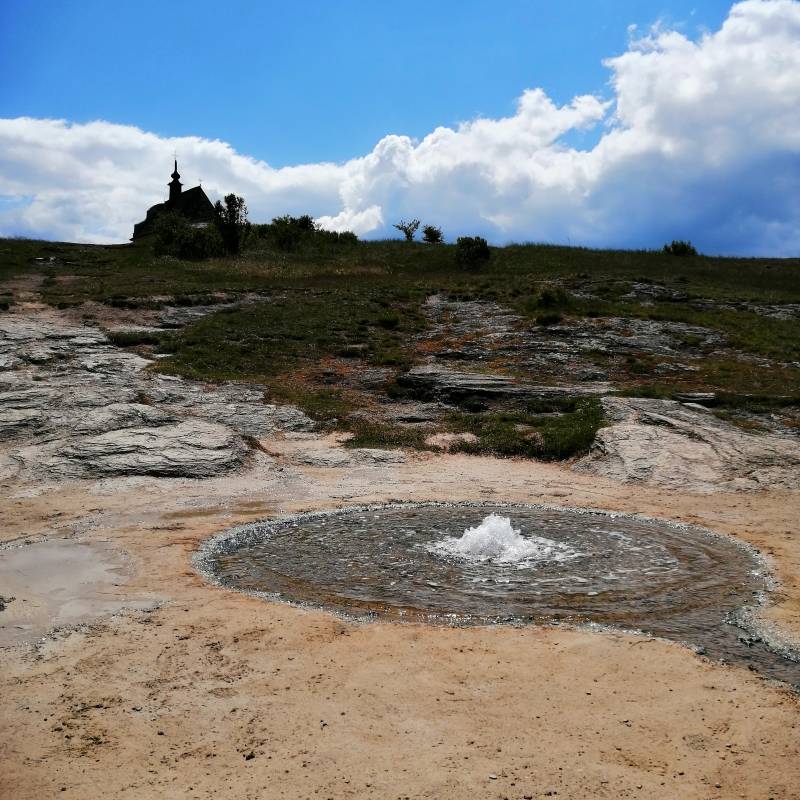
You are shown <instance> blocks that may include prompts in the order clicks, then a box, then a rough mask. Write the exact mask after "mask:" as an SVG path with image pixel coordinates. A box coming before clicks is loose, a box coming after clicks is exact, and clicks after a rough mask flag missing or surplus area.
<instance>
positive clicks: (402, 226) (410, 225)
mask: <svg viewBox="0 0 800 800" xmlns="http://www.w3.org/2000/svg"><path fill="white" fill-rule="evenodd" d="M394 227H395V228H397V230H399V231H400V232H401V233H402V234H403V235H404V236H405V237H406V241H407V242H413V241H414V234H415V233H416V232H417V228H419V220H418V219H412V220H411V222H406V221H405V220H403V219H401V220H400V222H398V223H397V224H396V225H395V226H394Z"/></svg>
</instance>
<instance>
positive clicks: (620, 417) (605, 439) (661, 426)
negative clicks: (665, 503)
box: [573, 397, 800, 493]
mask: <svg viewBox="0 0 800 800" xmlns="http://www.w3.org/2000/svg"><path fill="white" fill-rule="evenodd" d="M602 403H603V409H604V411H605V416H606V419H607V420H609V421H610V423H611V424H610V425H609V426H608V427H605V428H601V429H600V431H598V434H597V438H596V439H595V443H594V446H593V447H592V450H591V452H590V453H589V455H587V456H586V457H584V458H582V459H581V460H580V461H578V462H577V463H576V464H575V465H574V467H573V468H574V469H575V470H577V471H580V472H588V473H592V474H595V475H603V476H605V477H607V478H613V479H615V480H619V481H626V482H647V483H650V484H655V485H657V486H663V487H666V488H671V489H680V490H682V491H692V492H703V493H708V492H715V491H731V490H750V491H752V490H758V489H768V488H769V489H779V488H780V489H798V488H800V442H798V441H797V440H796V439H789V438H783V437H780V436H773V435H770V434H752V433H748V432H745V431H742V430H740V429H739V428H736V427H735V426H733V425H730V424H728V423H727V422H724V421H722V420H719V419H717V418H716V417H715V416H714V415H713V414H712V413H711V412H709V411H708V410H706V409H702V408H700V407H697V406H694V407H692V406H690V405H685V404H682V403H678V402H675V401H673V400H650V399H644V398H623V397H605V398H603V400H602Z"/></svg>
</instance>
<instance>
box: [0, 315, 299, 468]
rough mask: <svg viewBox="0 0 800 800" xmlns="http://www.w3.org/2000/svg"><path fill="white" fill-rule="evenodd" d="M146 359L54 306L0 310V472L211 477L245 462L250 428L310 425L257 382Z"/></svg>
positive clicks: (265, 430)
mask: <svg viewBox="0 0 800 800" xmlns="http://www.w3.org/2000/svg"><path fill="white" fill-rule="evenodd" d="M151 363H152V362H151V361H149V360H148V359H146V358H143V357H141V356H140V355H137V354H136V353H130V352H126V351H124V350H120V349H119V348H117V347H115V346H113V345H112V344H111V343H110V342H109V341H108V339H107V337H106V336H105V335H104V334H102V333H101V332H99V331H96V330H94V329H91V328H85V327H77V326H74V325H69V324H65V323H64V322H63V321H62V320H61V319H60V318H59V316H58V314H57V313H55V312H44V313H35V314H31V315H26V316H21V315H16V314H9V315H6V316H4V317H2V318H0V441H5V442H7V443H8V448H10V449H8V451H7V452H6V453H4V454H3V455H4V459H5V460H4V461H3V463H2V464H0V474H2V475H11V474H16V473H18V472H19V471H20V470H22V471H25V470H27V471H32V472H34V473H36V474H37V475H39V476H46V475H48V474H52V475H60V476H68V477H76V478H78V477H92V476H108V475H162V476H181V477H193V478H201V477H208V476H211V475H219V474H223V473H225V472H227V471H230V470H233V469H236V468H237V467H238V466H239V465H240V464H241V463H242V460H243V458H244V456H245V454H246V452H247V450H248V446H247V443H246V442H247V437H256V438H261V437H265V436H269V435H273V434H275V433H278V432H284V431H292V432H293V431H308V430H311V429H312V428H313V423H312V421H311V420H310V419H309V418H308V417H307V416H306V415H305V414H303V413H302V412H301V411H299V410H298V409H296V408H294V407H291V406H276V405H273V404H269V403H267V402H265V399H264V390H263V388H262V387H260V386H254V385H248V384H223V385H219V386H217V385H204V384H201V383H197V382H194V381H187V380H182V379H180V378H175V377H171V376H167V375H158V374H154V373H151V372H149V371H148V370H146V369H145V368H146V367H147V366H148V365H150V364H151ZM9 365H12V367H13V368H10V369H8V368H7V369H3V367H4V366H9Z"/></svg>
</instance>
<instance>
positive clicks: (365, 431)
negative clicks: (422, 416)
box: [345, 419, 432, 450]
mask: <svg viewBox="0 0 800 800" xmlns="http://www.w3.org/2000/svg"><path fill="white" fill-rule="evenodd" d="M347 430H349V431H350V432H351V433H352V434H353V437H352V438H351V439H348V440H347V441H346V442H345V446H346V447H377V448H379V449H383V450H391V449H395V448H398V447H408V448H411V449H414V450H429V449H431V448H429V447H428V446H427V445H426V444H425V439H426V438H427V437H428V436H430V434H431V433H432V431H431V430H430V429H429V428H410V427H407V426H403V425H396V424H391V423H387V422H379V421H375V420H367V419H356V420H352V421H351V422H348V424H347Z"/></svg>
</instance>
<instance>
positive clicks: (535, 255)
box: [0, 239, 800, 305]
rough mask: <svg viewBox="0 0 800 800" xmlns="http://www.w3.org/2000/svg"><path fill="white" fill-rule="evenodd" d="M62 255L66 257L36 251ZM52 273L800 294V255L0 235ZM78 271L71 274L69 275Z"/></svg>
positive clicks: (85, 289) (17, 266)
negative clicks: (210, 252) (160, 250)
mask: <svg viewBox="0 0 800 800" xmlns="http://www.w3.org/2000/svg"><path fill="white" fill-rule="evenodd" d="M37 257H41V258H50V257H54V258H57V259H59V262H60V263H59V264H58V265H57V266H48V265H47V263H46V262H34V260H33V259H34V258H37ZM31 272H36V273H41V274H49V275H51V276H52V277H53V278H54V282H53V283H51V284H50V285H49V286H48V287H46V291H45V297H46V299H47V300H48V302H51V303H53V304H54V305H55V304H57V303H59V302H60V303H67V304H75V303H80V302H83V301H84V300H88V299H90V300H95V301H99V302H106V301H108V300H109V299H110V298H112V297H117V298H123V297H130V298H143V297H150V298H152V297H174V296H176V295H195V294H202V293H215V292H244V291H256V292H258V291H265V290H272V289H275V288H287V287H290V286H291V287H296V288H300V287H302V286H306V287H313V286H318V287H322V286H325V285H328V286H330V285H333V286H342V285H343V284H348V283H352V281H353V280H359V281H363V280H372V281H375V280H378V281H380V280H384V281H386V282H388V283H391V284H393V285H398V284H417V283H419V282H425V283H430V284H431V285H432V286H433V287H434V288H438V289H441V290H443V291H452V292H461V293H463V294H464V295H472V296H480V297H489V296H495V297H497V298H498V299H503V300H508V299H510V298H517V299H518V300H525V299H530V298H534V297H537V296H538V295H539V293H540V291H541V290H542V288H544V287H546V286H547V284H548V283H554V282H555V283H558V284H562V285H564V286H565V287H567V288H568V289H575V288H577V287H579V286H582V285H585V284H588V283H591V284H592V286H594V287H597V286H600V287H602V286H603V285H605V286H607V287H608V289H609V291H610V292H611V294H612V295H619V294H620V293H623V290H626V286H628V285H629V284H630V283H631V282H633V281H645V282H650V283H656V284H660V285H664V286H667V287H670V288H673V289H679V290H681V291H684V292H687V293H688V294H689V295H690V296H691V297H707V298H712V299H725V300H751V301H757V302H762V303H764V302H776V303H781V302H783V303H785V302H798V301H800V260H798V259H783V260H781V259H731V258H704V257H699V258H692V259H676V258H674V257H672V256H666V255H664V254H662V253H660V252H649V251H614V250H588V249H582V248H567V247H557V246H550V245H537V244H529V245H510V246H508V247H504V248H492V260H491V262H490V264H489V265H488V266H487V267H486V268H484V269H483V270H481V271H479V272H477V273H472V272H463V271H461V270H458V269H457V268H456V266H455V247H454V246H453V245H436V246H431V245H425V244H421V243H414V244H409V243H406V242H401V241H396V240H391V241H384V242H360V243H358V244H357V245H354V246H352V247H346V248H341V249H334V250H325V249H322V250H320V251H319V252H313V251H312V252H301V253H294V254H287V253H283V252H278V251H273V250H269V249H265V248H263V247H261V249H259V250H257V251H254V252H250V253H245V254H244V255H242V256H240V257H237V258H220V259H211V260H209V261H204V262H189V261H179V260H176V259H174V258H169V257H156V256H154V255H153V254H152V251H151V250H149V249H148V248H147V247H140V246H136V247H132V246H114V247H107V246H100V245H77V244H63V243H56V242H36V241H30V240H13V239H3V240H0V280H5V279H8V278H10V277H12V276H15V275H20V274H26V273H31ZM65 275H68V276H69V280H68V281H63V280H61V278H62V276H65Z"/></svg>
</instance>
